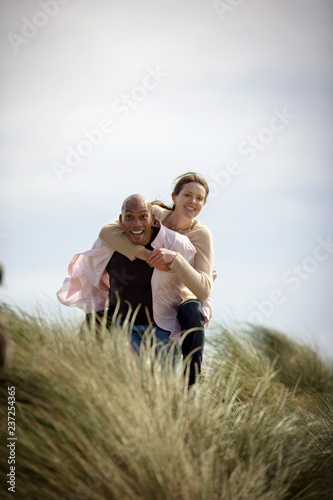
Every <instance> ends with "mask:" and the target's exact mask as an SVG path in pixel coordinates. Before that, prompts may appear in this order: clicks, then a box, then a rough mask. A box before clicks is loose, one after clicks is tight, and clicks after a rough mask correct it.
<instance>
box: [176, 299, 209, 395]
mask: <svg viewBox="0 0 333 500" xmlns="http://www.w3.org/2000/svg"><path fill="white" fill-rule="evenodd" d="M177 319H178V321H179V323H180V327H181V329H182V332H183V334H184V336H183V338H182V344H181V346H182V353H183V356H184V360H187V358H188V356H190V358H191V361H190V364H189V370H190V373H189V386H191V385H193V384H194V382H195V375H196V373H200V372H201V363H202V357H203V348H204V343H205V314H204V311H203V308H202V303H201V302H200V300H197V299H190V300H187V301H186V302H183V303H182V304H181V305H180V306H179V309H178V315H177ZM192 328H195V330H193V331H191V332H189V333H186V330H190V329H192ZM194 350H195V352H193V351H194Z"/></svg>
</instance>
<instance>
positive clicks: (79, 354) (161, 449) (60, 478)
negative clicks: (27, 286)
mask: <svg viewBox="0 0 333 500" xmlns="http://www.w3.org/2000/svg"><path fill="white" fill-rule="evenodd" d="M7 315H8V324H9V329H10V334H11V352H10V356H9V360H8V363H7V365H6V367H5V369H4V370H3V371H2V372H0V377H1V392H0V397H1V410H0V412H1V413H0V418H1V436H2V437H1V446H2V447H1V456H0V464H1V471H2V479H1V480H2V484H1V488H2V491H1V498H3V499H9V498H12V497H13V493H11V492H9V491H8V490H7V485H6V480H7V479H6V478H5V475H6V474H7V472H9V465H8V463H7V460H8V448H6V437H7V404H6V403H7V396H8V394H7V387H10V386H15V387H16V410H17V418H16V427H17V438H18V439H17V444H16V464H15V466H16V493H15V498H17V499H46V500H48V499H50V500H53V499H63V500H72V499H92V500H99V499H100V500H102V499H103V500H105V499H116V500H118V499H120V500H123V499H128V500H133V499H140V500H141V499H142V500H174V499H175V500H185V499H186V500H196V499H202V500H215V499H228V500H233V499H235V500H240V499H244V500H245V499H246V500H252V499H253V500H271V499H272V500H273V499H276V500H277V499H307V498H313V499H317V498H321V499H325V498H327V499H328V498H332V495H333V474H332V470H333V454H332V448H333V413H332V408H333V390H332V380H333V368H332V366H331V365H330V364H329V363H328V362H324V361H323V360H321V359H320V357H319V356H318V354H316V352H314V351H313V350H312V349H311V348H310V347H308V346H306V345H301V344H299V343H297V342H295V341H293V340H291V339H290V338H288V337H287V336H285V335H282V334H281V333H279V332H274V331H271V330H267V329H263V328H259V327H253V328H250V327H249V326H244V327H241V326H240V325H238V326H237V327H234V328H233V331H228V330H227V329H225V328H223V327H222V326H221V327H218V328H216V331H214V332H212V333H211V334H210V341H209V343H210V344H211V349H210V352H211V355H210V356H209V359H206V366H205V369H204V372H203V374H202V376H201V378H200V382H199V383H197V384H195V386H194V387H193V388H191V389H190V390H188V389H187V386H186V384H185V383H184V380H183V378H182V369H178V370H176V369H174V368H173V366H172V363H171V361H170V359H168V360H165V359H164V358H163V353H162V354H161V355H160V356H159V357H157V358H156V357H154V352H153V350H149V349H146V350H145V351H143V352H142V353H141V355H140V357H137V356H134V355H132V353H131V351H130V347H129V344H128V341H127V336H126V331H125V330H124V329H122V328H119V327H118V328H116V327H115V328H113V330H112V332H111V334H110V333H109V332H108V331H106V330H103V331H102V332H101V337H100V338H99V340H96V338H95V336H94V334H93V333H92V331H90V330H88V329H85V330H84V331H82V330H81V332H80V329H79V327H78V326H77V325H68V324H66V323H65V322H64V321H59V322H55V321H54V322H53V323H50V322H49V321H46V320H45V318H43V317H42V316H31V315H28V314H26V313H24V312H22V311H19V312H14V311H12V310H8V311H7ZM4 444H5V445H4Z"/></svg>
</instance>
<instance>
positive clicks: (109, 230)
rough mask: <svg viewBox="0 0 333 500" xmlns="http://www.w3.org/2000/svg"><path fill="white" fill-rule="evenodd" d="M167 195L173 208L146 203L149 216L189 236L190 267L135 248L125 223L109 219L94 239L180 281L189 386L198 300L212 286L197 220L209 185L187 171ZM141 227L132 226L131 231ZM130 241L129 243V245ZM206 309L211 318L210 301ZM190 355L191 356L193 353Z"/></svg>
mask: <svg viewBox="0 0 333 500" xmlns="http://www.w3.org/2000/svg"><path fill="white" fill-rule="evenodd" d="M176 180H177V182H176V184H175V186H174V189H173V192H172V201H173V205H172V206H171V207H168V206H166V205H164V204H163V203H162V202H159V201H155V202H153V203H152V211H153V215H154V216H155V217H156V218H157V219H159V220H160V221H161V222H162V224H163V225H164V226H166V227H167V228H169V229H172V230H174V231H177V232H179V233H181V234H183V235H185V236H187V237H188V238H189V240H190V241H191V243H192V244H193V245H194V247H195V249H196V255H195V260H194V265H193V266H191V264H189V263H188V262H187V261H186V259H184V257H183V256H182V255H180V254H179V253H177V252H174V251H172V250H168V249H166V248H157V249H155V250H153V251H151V250H148V249H147V248H145V247H144V246H143V245H142V244H138V241H137V238H138V239H139V238H140V237H141V236H140V234H139V233H137V234H138V236H137V237H135V236H134V235H133V234H132V235H131V236H130V237H128V234H127V230H126V229H125V227H126V221H125V224H124V218H123V216H122V219H121V220H120V221H118V220H115V221H112V222H111V223H109V224H107V225H106V226H104V227H103V229H102V230H101V232H100V235H99V237H100V239H101V240H102V241H104V243H106V244H107V245H109V246H110V247H112V248H113V249H114V250H116V251H117V252H119V253H121V254H123V255H125V256H126V257H127V258H128V259H130V260H134V259H136V258H138V259H141V260H144V261H146V262H147V264H148V265H149V266H150V267H154V268H157V269H159V270H160V271H170V270H171V271H173V272H174V273H175V274H176V275H177V276H178V278H179V279H180V281H181V282H182V283H183V285H184V288H183V302H182V303H181V304H180V305H179V310H178V320H179V323H180V326H181V329H182V331H183V332H186V331H187V330H190V329H195V330H192V331H191V332H188V333H186V335H183V338H182V352H183V355H184V357H185V358H186V357H187V356H189V355H190V354H191V353H192V354H191V362H190V375H189V383H190V384H193V383H194V381H195V374H196V370H197V371H198V373H200V370H201V362H202V352H203V345H204V331H205V326H207V320H208V319H209V318H208V317H207V314H205V311H204V309H203V305H202V302H204V301H207V299H210V295H211V290H212V282H213V267H214V266H213V263H214V251H213V243H212V237H211V234H210V231H209V230H208V229H207V228H206V226H205V225H204V224H202V223H201V222H199V221H197V220H196V219H195V217H197V216H198V215H199V213H200V211H201V209H202V207H203V206H204V204H205V203H206V200H207V196H208V193H209V187H208V185H207V183H206V181H205V179H203V177H201V176H200V175H199V174H197V173H195V172H188V173H186V174H184V175H182V176H180V177H178V178H177V179H176ZM139 228H140V230H141V229H142V228H141V226H139V225H138V228H137V231H139ZM133 238H134V239H135V243H134V241H133ZM208 304H209V306H208V307H209V309H210V315H209V316H211V306H210V302H208ZM194 350H196V351H195V353H193V351H194Z"/></svg>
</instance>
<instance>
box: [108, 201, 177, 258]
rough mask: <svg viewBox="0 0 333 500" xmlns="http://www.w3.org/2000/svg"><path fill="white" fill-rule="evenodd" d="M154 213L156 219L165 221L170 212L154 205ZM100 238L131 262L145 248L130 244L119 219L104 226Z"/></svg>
mask: <svg viewBox="0 0 333 500" xmlns="http://www.w3.org/2000/svg"><path fill="white" fill-rule="evenodd" d="M152 211H153V214H154V215H155V217H157V218H158V219H160V220H163V219H164V217H165V216H166V215H167V213H168V212H169V211H168V210H165V209H163V208H161V207H159V206H158V205H153V206H152ZM98 237H99V239H101V240H102V241H103V242H104V243H105V244H106V245H108V246H109V247H111V248H112V249H113V250H115V251H116V252H119V253H121V254H122V255H125V257H127V258H128V259H130V260H134V259H135V258H136V256H137V254H138V253H139V252H140V251H141V250H143V249H144V248H145V247H144V246H142V245H135V244H134V243H131V242H130V240H129V239H128V238H127V236H126V234H125V233H124V231H123V229H122V227H121V224H120V222H119V219H115V220H113V221H111V222H109V223H108V224H106V225H105V226H103V227H102V229H101V231H100V233H99V236H98Z"/></svg>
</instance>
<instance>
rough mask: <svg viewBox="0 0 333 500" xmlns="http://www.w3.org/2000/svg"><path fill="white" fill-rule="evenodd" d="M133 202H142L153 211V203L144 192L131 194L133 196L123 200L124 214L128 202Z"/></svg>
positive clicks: (122, 209) (122, 211)
mask: <svg viewBox="0 0 333 500" xmlns="http://www.w3.org/2000/svg"><path fill="white" fill-rule="evenodd" d="M132 202H133V203H138V204H140V203H142V205H144V206H145V207H146V208H147V209H148V210H150V211H151V203H150V201H149V200H147V198H146V197H145V196H143V195H142V194H131V196H128V198H126V200H124V201H123V204H122V205H121V213H122V214H123V213H124V212H125V210H126V207H127V204H129V205H132Z"/></svg>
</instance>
